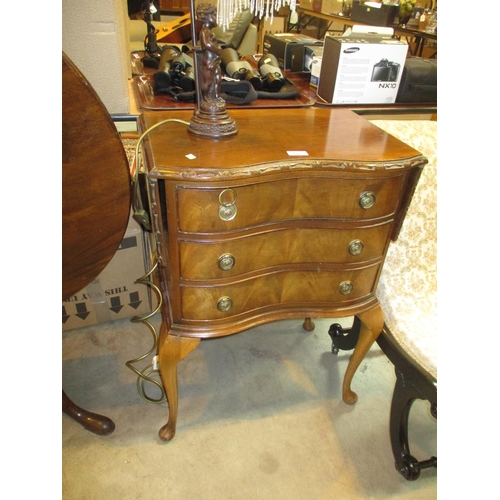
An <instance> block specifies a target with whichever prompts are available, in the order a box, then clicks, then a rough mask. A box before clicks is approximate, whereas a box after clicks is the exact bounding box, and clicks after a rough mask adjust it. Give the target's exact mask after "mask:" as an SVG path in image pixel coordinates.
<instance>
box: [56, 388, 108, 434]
mask: <svg viewBox="0 0 500 500" xmlns="http://www.w3.org/2000/svg"><path fill="white" fill-rule="evenodd" d="M62 410H63V413H65V414H66V415H68V417H71V418H72V419H73V420H75V421H76V422H78V423H79V424H80V425H82V426H83V427H84V428H85V429H87V430H88V431H90V432H92V433H94V434H97V435H99V436H107V435H108V434H111V433H112V432H113V431H114V430H115V424H114V422H113V421H112V420H111V419H110V418H108V417H104V416H103V415H98V414H97V413H92V412H90V411H87V410H84V409H83V408H80V407H79V406H77V405H76V404H75V403H73V401H71V399H69V397H68V396H67V395H66V393H65V392H64V391H62Z"/></svg>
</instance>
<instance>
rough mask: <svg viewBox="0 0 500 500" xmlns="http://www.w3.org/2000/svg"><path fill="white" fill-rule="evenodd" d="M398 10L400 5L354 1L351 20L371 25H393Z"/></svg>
mask: <svg viewBox="0 0 500 500" xmlns="http://www.w3.org/2000/svg"><path fill="white" fill-rule="evenodd" d="M398 11H399V6H398V5H384V4H381V3H377V2H366V3H365V2H364V1H362V2H359V1H354V2H353V3H352V11H351V21H355V22H357V23H365V24H369V25H371V26H392V25H393V24H394V19H395V17H396V15H397V14H398Z"/></svg>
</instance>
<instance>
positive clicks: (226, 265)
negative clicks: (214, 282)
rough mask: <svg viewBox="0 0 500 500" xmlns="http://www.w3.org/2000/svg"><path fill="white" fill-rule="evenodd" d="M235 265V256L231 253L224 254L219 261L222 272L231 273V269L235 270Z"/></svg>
mask: <svg viewBox="0 0 500 500" xmlns="http://www.w3.org/2000/svg"><path fill="white" fill-rule="evenodd" d="M234 263H235V260H234V256H233V255H231V254H230V253H225V254H222V255H221V256H220V257H219V260H218V264H219V269H221V270H222V271H229V269H232V268H233V266H234Z"/></svg>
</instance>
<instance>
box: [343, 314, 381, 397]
mask: <svg viewBox="0 0 500 500" xmlns="http://www.w3.org/2000/svg"><path fill="white" fill-rule="evenodd" d="M357 316H358V318H359V319H360V320H361V329H360V331H359V339H358V342H357V344H356V347H355V348H354V352H353V353H352V356H351V357H350V359H349V364H348V365H347V369H346V372H345V375H344V382H343V384H342V399H343V400H344V402H345V403H347V404H351V405H352V404H354V403H356V401H357V400H358V396H357V394H356V393H355V392H354V391H352V390H351V382H352V378H353V377H354V374H355V373H356V370H357V369H358V367H359V365H360V364H361V361H363V358H364V357H365V355H366V353H367V352H368V350H369V349H370V347H371V346H372V344H373V343H374V342H375V340H377V337H378V336H379V335H380V333H381V332H382V328H383V327H384V315H383V313H382V308H381V307H380V305H376V306H375V307H373V308H372V309H370V310H369V311H366V312H364V313H361V314H358V315H357Z"/></svg>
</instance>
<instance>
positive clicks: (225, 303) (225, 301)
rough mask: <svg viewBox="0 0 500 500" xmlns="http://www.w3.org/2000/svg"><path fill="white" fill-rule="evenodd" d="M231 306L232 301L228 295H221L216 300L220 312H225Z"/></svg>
mask: <svg viewBox="0 0 500 500" xmlns="http://www.w3.org/2000/svg"><path fill="white" fill-rule="evenodd" d="M231 307H233V301H232V300H231V298H230V297H221V298H220V299H219V300H218V301H217V309H218V310H219V311H221V312H227V311H229V309H231Z"/></svg>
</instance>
